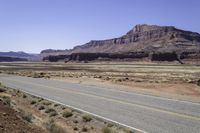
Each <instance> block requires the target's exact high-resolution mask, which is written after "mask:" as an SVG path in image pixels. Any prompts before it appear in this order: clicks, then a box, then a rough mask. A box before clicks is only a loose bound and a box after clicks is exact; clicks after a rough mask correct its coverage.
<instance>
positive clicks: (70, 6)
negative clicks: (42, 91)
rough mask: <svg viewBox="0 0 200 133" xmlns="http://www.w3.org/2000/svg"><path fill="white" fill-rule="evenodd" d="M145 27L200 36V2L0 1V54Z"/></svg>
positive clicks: (65, 45)
mask: <svg viewBox="0 0 200 133" xmlns="http://www.w3.org/2000/svg"><path fill="white" fill-rule="evenodd" d="M144 23H145V24H157V25H174V26H176V27H178V28H181V29H185V30H191V31H195V32H199V33H200V1H199V0H0V51H25V52H31V53H39V52H40V51H41V50H43V49H47V48H52V49H69V48H73V46H75V45H81V44H84V43H86V42H88V41H90V40H100V39H109V38H113V37H119V36H121V35H123V34H125V33H126V32H128V30H130V29H131V28H132V27H133V26H134V25H136V24H144Z"/></svg>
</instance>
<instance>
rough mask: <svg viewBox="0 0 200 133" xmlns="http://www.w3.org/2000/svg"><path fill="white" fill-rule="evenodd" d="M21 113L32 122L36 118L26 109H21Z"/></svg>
mask: <svg viewBox="0 0 200 133" xmlns="http://www.w3.org/2000/svg"><path fill="white" fill-rule="evenodd" d="M20 114H21V117H22V119H24V120H25V121H27V122H30V123H31V122H32V120H33V118H34V117H33V115H32V114H31V113H28V112H25V111H24V110H20Z"/></svg>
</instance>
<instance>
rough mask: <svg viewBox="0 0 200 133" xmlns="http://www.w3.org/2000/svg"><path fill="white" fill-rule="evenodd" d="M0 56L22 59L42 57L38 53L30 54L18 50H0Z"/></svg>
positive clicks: (39, 58) (38, 58)
mask: <svg viewBox="0 0 200 133" xmlns="http://www.w3.org/2000/svg"><path fill="white" fill-rule="evenodd" d="M0 57H12V58H14V59H15V58H21V59H23V60H25V59H26V60H41V59H42V57H41V56H40V55H39V54H30V53H25V52H23V51H19V52H13V51H10V52H0Z"/></svg>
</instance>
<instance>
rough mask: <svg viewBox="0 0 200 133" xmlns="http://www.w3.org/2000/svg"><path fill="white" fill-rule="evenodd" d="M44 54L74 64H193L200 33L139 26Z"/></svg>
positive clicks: (199, 51)
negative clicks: (146, 61)
mask: <svg viewBox="0 0 200 133" xmlns="http://www.w3.org/2000/svg"><path fill="white" fill-rule="evenodd" d="M43 54H45V51H43ZM48 55H53V56H50V59H52V60H59V59H60V58H62V59H63V58H65V57H66V58H65V59H66V60H76V61H91V60H96V59H99V58H101V59H102V58H104V59H111V60H113V59H127V58H128V59H137V60H140V59H144V58H147V59H149V60H151V61H179V62H181V60H189V61H193V62H195V61H200V34H199V33H196V32H190V31H184V30H180V29H177V28H175V27H173V26H157V25H146V24H143V25H136V26H135V27H134V28H133V29H131V30H130V31H129V32H127V33H126V34H125V35H123V36H121V37H119V38H114V39H108V40H96V41H90V42H88V43H86V44H84V45H81V46H76V47H74V48H73V49H71V50H63V51H61V52H59V51H55V52H54V53H52V54H51V52H50V53H48ZM55 55H57V57H54V56H55ZM60 55H62V56H60ZM64 55H68V56H64ZM46 59H47V60H48V57H47V58H46Z"/></svg>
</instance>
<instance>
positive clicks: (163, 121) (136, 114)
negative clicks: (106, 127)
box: [0, 74, 200, 133]
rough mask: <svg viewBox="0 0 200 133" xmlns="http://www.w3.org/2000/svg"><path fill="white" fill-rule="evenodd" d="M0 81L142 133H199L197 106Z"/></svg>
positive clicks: (58, 84)
mask: <svg viewBox="0 0 200 133" xmlns="http://www.w3.org/2000/svg"><path fill="white" fill-rule="evenodd" d="M0 82H1V83H2V84H4V85H6V86H8V87H12V88H15V89H20V90H22V91H25V92H28V93H31V94H33V95H37V96H41V97H43V98H47V99H51V100H53V101H57V102H59V103H63V104H65V105H68V106H70V107H74V108H76V109H80V110H83V111H87V112H90V113H92V114H95V115H97V116H100V117H103V118H106V119H109V120H113V121H115V122H119V123H121V124H124V125H127V126H130V127H133V128H137V129H141V130H142V131H145V132H149V133H200V104H199V103H192V102H186V101H179V100H172V99H166V98H161V97H156V96H150V95H144V94H139V93H135V92H131V91H122V90H118V89H114V88H113V89H111V88H103V87H101V88H100V87H96V86H88V85H81V84H78V83H68V82H64V81H56V80H46V79H34V78H28V77H20V76H13V75H4V74H1V75H0ZM180 89H181V88H180Z"/></svg>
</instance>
